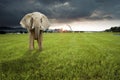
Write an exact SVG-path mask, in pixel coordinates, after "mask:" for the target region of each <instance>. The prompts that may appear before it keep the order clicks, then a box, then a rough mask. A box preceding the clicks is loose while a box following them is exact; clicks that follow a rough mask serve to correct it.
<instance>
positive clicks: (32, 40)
mask: <svg viewBox="0 0 120 80" xmlns="http://www.w3.org/2000/svg"><path fill="white" fill-rule="evenodd" d="M34 36H35V33H34V30H31V31H30V35H29V49H30V50H33V49H34Z"/></svg>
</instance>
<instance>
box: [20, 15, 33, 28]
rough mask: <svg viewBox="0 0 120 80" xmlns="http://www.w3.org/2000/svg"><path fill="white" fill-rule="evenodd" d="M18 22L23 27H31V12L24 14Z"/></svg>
mask: <svg viewBox="0 0 120 80" xmlns="http://www.w3.org/2000/svg"><path fill="white" fill-rule="evenodd" d="M20 24H21V26H22V27H23V28H27V29H31V28H32V26H33V18H32V16H31V14H27V15H25V16H24V17H23V18H22V20H21V21H20Z"/></svg>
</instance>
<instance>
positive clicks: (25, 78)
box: [0, 33, 120, 80]
mask: <svg viewBox="0 0 120 80" xmlns="http://www.w3.org/2000/svg"><path fill="white" fill-rule="evenodd" d="M43 39H44V40H43V51H41V52H39V51H38V49H37V48H38V47H37V42H36V44H35V47H36V48H35V50H33V51H29V50H28V35H27V34H24V35H23V34H20V35H17V34H14V35H12V34H6V35H0V73H1V77H0V78H1V80H119V79H120V43H119V41H120V36H116V35H114V34H113V33H51V34H44V38H43Z"/></svg>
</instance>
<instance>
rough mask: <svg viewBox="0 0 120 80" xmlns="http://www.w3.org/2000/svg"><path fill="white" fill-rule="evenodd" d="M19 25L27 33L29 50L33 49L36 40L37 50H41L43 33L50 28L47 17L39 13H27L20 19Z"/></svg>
mask: <svg viewBox="0 0 120 80" xmlns="http://www.w3.org/2000/svg"><path fill="white" fill-rule="evenodd" d="M20 25H21V26H22V27H23V28H26V29H27V30H28V32H29V49H30V50H33V49H34V40H37V43H38V47H39V50H42V35H43V31H44V30H46V29H48V28H49V26H50V22H49V20H48V18H47V16H45V15H44V14H42V13H40V12H32V13H28V14H26V15H25V16H24V17H23V18H22V19H21V21H20Z"/></svg>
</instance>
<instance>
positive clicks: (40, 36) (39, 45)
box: [37, 30, 42, 50]
mask: <svg viewBox="0 0 120 80" xmlns="http://www.w3.org/2000/svg"><path fill="white" fill-rule="evenodd" d="M37 42H38V47H39V50H42V30H40V34H39V36H38V39H37Z"/></svg>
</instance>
